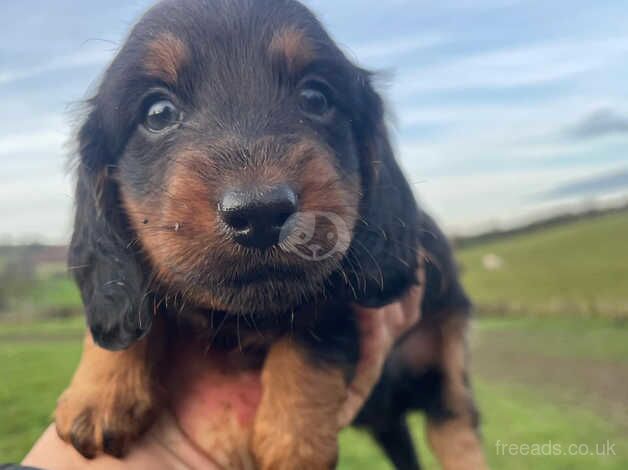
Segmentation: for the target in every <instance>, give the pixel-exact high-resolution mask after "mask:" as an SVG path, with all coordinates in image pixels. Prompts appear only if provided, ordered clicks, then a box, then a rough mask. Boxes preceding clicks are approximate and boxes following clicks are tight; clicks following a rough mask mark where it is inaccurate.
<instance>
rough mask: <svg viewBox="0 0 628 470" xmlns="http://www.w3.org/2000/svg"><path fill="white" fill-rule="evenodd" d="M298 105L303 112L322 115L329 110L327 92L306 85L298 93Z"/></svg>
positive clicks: (315, 115)
mask: <svg viewBox="0 0 628 470" xmlns="http://www.w3.org/2000/svg"><path fill="white" fill-rule="evenodd" d="M299 107H300V108H301V111H302V112H304V113H305V114H308V115H310V116H314V117H319V118H320V117H323V116H325V115H326V114H327V113H328V112H329V111H330V110H331V104H330V101H329V98H328V97H327V94H326V93H325V92H324V91H323V90H320V89H318V88H314V87H308V88H304V89H303V90H301V93H300V94H299Z"/></svg>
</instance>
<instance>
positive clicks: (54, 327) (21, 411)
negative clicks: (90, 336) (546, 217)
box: [0, 216, 628, 470]
mask: <svg viewBox="0 0 628 470" xmlns="http://www.w3.org/2000/svg"><path fill="white" fill-rule="evenodd" d="M623 219H624V218H623V217H621V216H613V217H605V218H601V219H597V220H594V221H589V222H578V223H577V224H572V225H569V226H563V227H558V228H553V229H549V230H545V231H541V232H538V233H533V234H528V235H525V236H517V237H515V238H512V239H504V240H501V241H498V242H492V243H489V244H485V245H477V246H474V247H471V248H468V249H465V250H463V251H462V252H461V253H460V258H461V260H462V262H463V264H464V267H465V281H466V283H467V285H468V286H469V287H470V290H471V292H472V294H473V296H474V297H475V298H476V299H477V300H478V301H479V303H480V304H481V305H488V306H490V309H491V311H495V310H496V309H497V308H498V306H500V305H501V306H503V308H504V313H508V315H504V316H489V317H484V316H483V317H481V318H480V319H478V320H477V321H476V324H475V327H474V330H473V332H472V335H471V346H472V352H473V358H474V367H473V368H474V375H473V377H474V381H475V389H476V394H477V397H478V402H479V405H480V408H481V410H482V413H483V421H484V428H483V433H484V443H485V448H486V454H487V456H488V459H489V461H490V463H491V466H492V468H495V469H522V470H523V469H530V468H534V469H540V470H545V469H547V470H550V469H551V470H555V469H575V470H579V469H591V468H596V469H597V468H600V469H617V470H620V469H621V470H623V469H626V468H628V322H627V321H626V315H624V314H623V313H622V310H621V308H623V307H621V306H625V305H626V304H627V303H628V289H625V288H624V287H623V286H625V285H626V284H627V282H626V281H628V254H627V253H628V252H627V251H626V250H621V249H620V248H621V244H622V243H623V238H624V236H623V235H622V234H626V233H627V232H628V223H626V221H625V220H623ZM488 253H492V254H496V255H498V256H499V257H500V258H502V259H503V260H504V265H503V267H502V269H500V270H497V271H486V270H484V269H483V267H482V258H483V257H484V256H485V255H486V254H488ZM570 306H571V307H572V308H573V310H572V311H571V313H570V310H569V308H570ZM601 306H604V307H605V308H606V307H608V309H607V310H605V309H602V308H601ZM618 306H619V307H621V308H618ZM523 313H527V314H528V315H526V316H523V315H522V314H523ZM82 328H83V323H82V320H81V319H66V320H62V321H55V322H44V323H37V324H1V323H0V462H5V461H16V460H19V459H21V457H22V456H23V455H24V454H25V452H26V451H27V450H28V448H29V447H30V445H31V444H32V443H33V441H34V440H35V439H36V438H37V436H38V435H39V434H40V433H41V431H42V430H43V429H44V428H45V427H46V425H47V424H48V423H49V422H50V413H51V411H52V410H53V408H54V403H55V400H56V398H57V396H58V395H59V393H60V392H61V390H62V389H63V388H64V387H65V386H66V384H67V383H68V380H69V378H70V376H71V374H72V371H73V369H74V367H75V365H76V363H77V361H78V357H79V354H80V333H81V330H82ZM411 424H412V428H413V431H414V434H415V437H416V440H417V443H418V445H419V447H420V449H421V456H422V458H423V462H424V463H425V464H426V467H427V468H437V467H436V465H435V463H434V461H433V459H432V458H431V456H430V454H429V450H428V449H427V447H426V446H425V444H424V438H423V433H422V428H423V423H422V421H421V417H420V416H413V417H412V418H411ZM607 442H609V443H610V444H611V447H610V448H606V447H603V446H604V445H605V444H606V443H607ZM511 444H514V445H516V446H517V447H516V449H515V450H518V452H517V453H516V454H515V453H514V452H513V450H512V449H511V448H510V447H508V446H510V445H511ZM526 445H528V446H530V447H528V453H531V452H532V451H531V450H530V449H532V448H534V446H539V449H540V450H541V451H543V452H546V451H548V450H549V448H550V446H552V450H553V455H542V456H534V455H521V453H525V450H526V447H525V446H526ZM341 446H342V454H341V462H340V468H342V469H387V468H390V467H389V466H388V465H387V463H386V460H385V459H384V458H383V457H382V455H381V453H380V452H379V450H378V449H377V448H376V447H375V446H374V445H373V443H372V442H371V441H370V438H369V437H368V436H367V435H365V434H363V433H361V432H360V431H356V430H348V431H346V432H344V433H343V435H342V438H341ZM541 446H545V447H541ZM558 446H560V449H559V448H558ZM574 446H576V447H574ZM577 446H580V450H579V453H580V454H583V453H586V454H587V455H570V454H572V453H574V451H575V450H578V449H577ZM603 450H606V451H607V453H608V454H609V455H595V454H596V452H598V451H599V452H601V451H603ZM558 451H560V453H561V454H562V455H557V454H558V453H559V452H558ZM585 451H586V452H585ZM575 453H578V452H575Z"/></svg>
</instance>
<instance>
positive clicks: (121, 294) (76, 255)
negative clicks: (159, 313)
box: [69, 108, 153, 350]
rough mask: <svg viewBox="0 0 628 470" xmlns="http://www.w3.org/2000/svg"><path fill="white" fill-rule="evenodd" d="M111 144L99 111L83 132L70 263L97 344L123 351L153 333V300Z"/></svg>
mask: <svg viewBox="0 0 628 470" xmlns="http://www.w3.org/2000/svg"><path fill="white" fill-rule="evenodd" d="M108 144H109V145H108ZM110 145H111V140H110V139H107V136H106V130H105V126H104V125H103V122H102V118H101V116H100V113H99V110H98V109H97V108H95V109H93V110H92V112H91V114H90V115H89V118H88V119H87V122H86V123H85V124H84V125H83V127H82V128H81V130H80V133H79V156H80V160H79V163H78V181H77V187H76V216H75V222H74V234H73V236H72V241H71V244H70V255H69V264H70V269H71V271H72V272H73V274H74V278H75V280H76V282H77V284H78V286H79V289H80V292H81V297H82V299H83V303H84V305H85V310H86V314H87V323H88V325H89V328H90V330H91V332H92V335H93V338H94V341H95V342H96V343H97V344H98V345H100V346H101V347H103V348H106V349H109V350H121V349H126V348H128V347H129V346H130V345H131V344H133V343H134V342H135V341H137V340H138V339H140V338H142V337H143V336H144V335H145V334H147V333H148V331H149V330H150V327H151V324H152V318H153V314H152V305H153V302H152V300H149V299H148V298H147V297H148V296H147V294H146V289H147V284H146V281H147V280H146V277H145V275H144V269H143V266H142V265H141V262H140V261H139V257H138V255H137V253H135V252H134V250H133V248H132V247H131V245H132V244H131V240H132V237H131V236H130V231H129V228H128V222H127V220H126V216H125V214H124V213H123V211H122V209H121V207H122V206H121V205H120V199H119V194H118V188H117V184H116V183H115V181H114V180H113V179H112V177H111V175H110V173H109V169H110V168H112V165H113V164H114V159H113V158H112V155H111V149H110ZM149 305H150V308H149Z"/></svg>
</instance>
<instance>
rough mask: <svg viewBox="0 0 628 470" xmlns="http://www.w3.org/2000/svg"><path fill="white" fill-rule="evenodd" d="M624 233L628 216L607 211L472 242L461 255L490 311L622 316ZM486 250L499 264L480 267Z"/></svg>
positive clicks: (627, 296) (627, 275)
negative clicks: (495, 267) (594, 216)
mask: <svg viewBox="0 0 628 470" xmlns="http://www.w3.org/2000/svg"><path fill="white" fill-rule="evenodd" d="M627 236H628V217H626V215H625V214H616V215H608V216H604V217H601V218H599V219H594V220H584V221H580V222H575V223H570V224H566V225H562V226H559V227H556V228H550V229H547V230H542V231H539V232H536V233H531V234H522V235H518V236H514V237H511V238H507V239H504V240H500V241H495V242H491V243H487V244H482V245H477V246H472V247H469V248H466V249H463V250H461V251H460V253H459V259H460V261H461V263H462V265H463V268H464V281H465V284H466V285H467V287H468V288H469V290H470V292H471V293H472V294H473V297H474V299H475V300H476V302H477V303H478V305H480V306H482V307H485V308H490V310H492V311H498V310H506V311H508V310H511V311H515V312H521V313H527V314H547V313H560V314H568V315H573V314H574V313H581V314H585V315H600V316H624V317H626V316H628V289H626V281H627V279H628V250H627V249H626V245H625V240H626V237H627ZM487 254H495V255H497V256H499V257H500V258H502V259H503V261H504V265H503V267H502V268H501V269H500V270H497V271H488V270H486V269H484V267H483V264H482V259H483V257H484V256H485V255H487Z"/></svg>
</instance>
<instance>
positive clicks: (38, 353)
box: [0, 341, 81, 462]
mask: <svg viewBox="0 0 628 470" xmlns="http://www.w3.org/2000/svg"><path fill="white" fill-rule="evenodd" d="M80 348H81V343H80V341H69V342H55V343H41V344H34V343H20V342H15V343H13V342H10V341H3V342H2V343H1V344H0V377H1V379H0V462H15V461H19V460H20V459H21V458H22V457H23V456H24V455H25V453H26V452H27V451H28V449H29V447H30V446H31V445H32V444H33V443H34V442H35V440H36V439H37V437H38V436H39V435H40V434H41V433H42V431H43V430H44V429H45V428H46V426H47V425H48V423H50V421H51V414H52V412H53V411H54V408H55V402H56V399H57V398H58V396H59V394H60V393H61V392H62V391H63V389H64V388H65V387H66V386H67V384H68V383H69V379H70V377H71V375H72V372H73V370H74V369H75V367H76V365H77V363H78V358H79V355H80Z"/></svg>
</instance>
